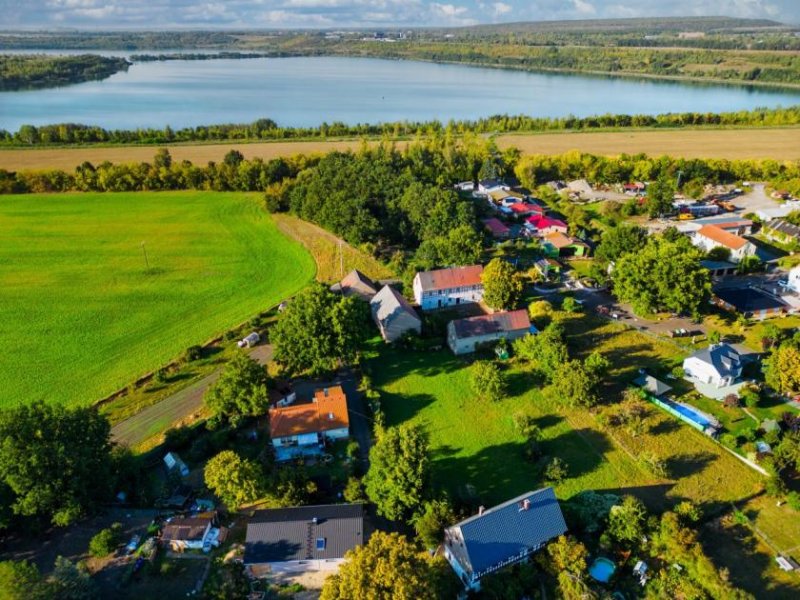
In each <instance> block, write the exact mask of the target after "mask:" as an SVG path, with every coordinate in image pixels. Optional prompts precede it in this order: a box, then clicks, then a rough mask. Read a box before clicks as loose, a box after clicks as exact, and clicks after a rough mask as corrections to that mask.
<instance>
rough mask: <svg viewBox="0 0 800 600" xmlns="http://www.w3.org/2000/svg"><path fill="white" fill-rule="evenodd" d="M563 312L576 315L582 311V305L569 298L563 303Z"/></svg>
mask: <svg viewBox="0 0 800 600" xmlns="http://www.w3.org/2000/svg"><path fill="white" fill-rule="evenodd" d="M561 310H563V311H564V312H568V313H576V312H579V311H580V310H581V305H580V303H579V302H578V301H577V300H575V298H573V297H572V296H567V297H566V298H564V300H562V301H561Z"/></svg>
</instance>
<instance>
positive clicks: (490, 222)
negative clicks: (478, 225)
mask: <svg viewBox="0 0 800 600" xmlns="http://www.w3.org/2000/svg"><path fill="white" fill-rule="evenodd" d="M483 224H484V225H485V226H486V229H488V230H489V232H490V233H491V234H492V235H506V234H508V232H509V231H510V230H509V229H508V227H506V225H505V224H504V223H503V222H502V221H501V220H500V219H495V218H494V217H492V218H491V219H484V220H483Z"/></svg>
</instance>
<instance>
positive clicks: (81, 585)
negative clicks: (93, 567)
mask: <svg viewBox="0 0 800 600" xmlns="http://www.w3.org/2000/svg"><path fill="white" fill-rule="evenodd" d="M48 584H49V588H50V590H49V591H50V593H51V594H52V597H53V598H54V599H55V600H93V599H94V598H97V597H98V594H97V587H96V585H95V583H94V581H93V580H92V577H91V575H90V574H89V571H88V570H87V569H86V568H85V567H83V566H78V565H75V564H74V563H72V562H71V561H70V560H69V559H66V558H64V557H63V556H58V557H56V563H55V567H54V568H53V573H52V574H51V575H50V577H49V578H48Z"/></svg>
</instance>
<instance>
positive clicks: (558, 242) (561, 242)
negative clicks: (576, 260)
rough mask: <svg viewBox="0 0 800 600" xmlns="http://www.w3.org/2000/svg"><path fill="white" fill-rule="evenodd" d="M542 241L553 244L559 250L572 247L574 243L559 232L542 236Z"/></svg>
mask: <svg viewBox="0 0 800 600" xmlns="http://www.w3.org/2000/svg"><path fill="white" fill-rule="evenodd" d="M544 239H545V240H546V241H547V242H549V243H551V244H553V246H555V247H556V248H558V249H559V250H561V248H566V247H567V246H572V245H573V244H574V243H575V240H573V239H572V238H571V237H569V236H567V235H564V234H563V233H561V232H560V231H554V232H553V233H548V234H547V235H546V236H544Z"/></svg>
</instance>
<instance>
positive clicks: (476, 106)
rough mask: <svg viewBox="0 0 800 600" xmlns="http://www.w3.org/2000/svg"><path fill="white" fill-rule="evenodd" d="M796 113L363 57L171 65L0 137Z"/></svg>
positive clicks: (777, 92) (721, 96) (146, 69)
mask: <svg viewBox="0 0 800 600" xmlns="http://www.w3.org/2000/svg"><path fill="white" fill-rule="evenodd" d="M798 103H800V90H794V91H793V90H781V89H769V88H746V87H737V86H721V85H697V84H684V83H674V82H661V81H647V80H631V79H622V78H619V79H615V78H603V77H586V76H575V75H549V74H539V73H523V72H518V71H503V70H498V69H484V68H475V67H467V66H459V65H437V64H432V63H420V62H405V61H389V60H378V59H361V58H279V59H266V58H265V59H248V60H211V61H169V62H153V63H141V64H135V65H133V66H132V67H131V68H130V69H129V71H128V72H127V73H118V74H116V75H113V76H112V77H110V78H108V79H106V80H104V81H99V82H90V83H83V84H80V85H73V86H69V87H64V88H58V89H50V90H39V91H25V92H5V93H0V128H3V129H7V130H9V131H16V130H17V129H18V128H19V127H20V125H23V124H26V123H29V124H33V125H41V124H46V123H64V122H73V123H86V124H91V125H100V126H103V127H106V128H125V129H128V128H136V127H163V126H165V125H170V126H172V127H174V128H179V127H185V126H191V125H202V124H212V123H248V122H252V121H254V120H256V119H258V118H262V117H267V118H271V119H273V120H275V121H277V122H278V123H279V124H280V125H284V126H315V125H319V124H320V123H322V122H323V121H327V122H329V123H330V122H333V121H343V122H345V123H350V124H354V123H378V122H387V121H401V120H410V121H426V120H431V119H439V120H448V119H451V118H452V119H474V118H478V117H485V116H489V115H494V114H502V113H507V114H528V115H534V116H546V117H557V116H565V115H569V114H573V115H577V116H588V115H596V114H604V113H620V114H622V113H626V114H658V113H666V112H684V111H696V112H707V111H708V112H722V111H734V110H742V109H752V108H755V107H762V106H767V107H776V106H780V105H782V106H789V105H792V104H798Z"/></svg>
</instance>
